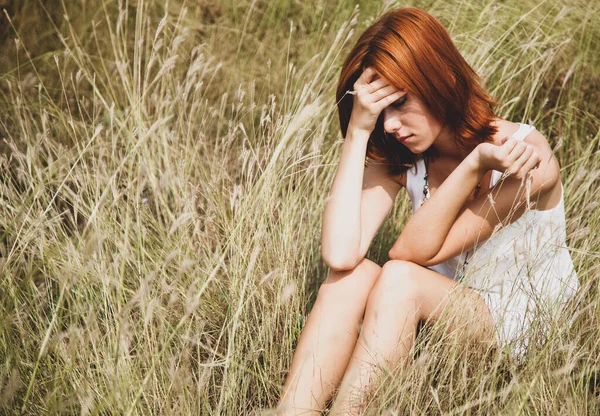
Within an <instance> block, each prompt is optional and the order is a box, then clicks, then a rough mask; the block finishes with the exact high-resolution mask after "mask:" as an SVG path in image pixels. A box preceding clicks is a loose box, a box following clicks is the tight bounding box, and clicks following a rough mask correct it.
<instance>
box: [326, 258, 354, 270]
mask: <svg viewBox="0 0 600 416" xmlns="http://www.w3.org/2000/svg"><path fill="white" fill-rule="evenodd" d="M323 261H324V262H325V264H326V265H327V267H329V268H330V269H331V270H333V271H336V272H343V271H347V270H352V269H354V268H355V267H356V265H357V264H358V263H359V261H360V260H359V261H357V260H356V259H352V258H349V257H342V256H338V257H334V256H325V255H324V256H323Z"/></svg>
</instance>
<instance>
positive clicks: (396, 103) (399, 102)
mask: <svg viewBox="0 0 600 416" xmlns="http://www.w3.org/2000/svg"><path fill="white" fill-rule="evenodd" d="M407 99H408V94H404V95H403V96H402V97H401V98H399V99H398V100H396V101H394V102H393V103H391V104H390V106H392V107H394V108H400V107H402V105H403V104H404V103H405V102H406V100H407Z"/></svg>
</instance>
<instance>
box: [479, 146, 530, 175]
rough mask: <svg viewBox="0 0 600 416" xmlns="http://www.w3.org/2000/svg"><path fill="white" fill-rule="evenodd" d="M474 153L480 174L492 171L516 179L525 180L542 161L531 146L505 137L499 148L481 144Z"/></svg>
mask: <svg viewBox="0 0 600 416" xmlns="http://www.w3.org/2000/svg"><path fill="white" fill-rule="evenodd" d="M475 152H476V156H477V160H478V163H479V168H480V171H481V173H482V174H483V173H485V172H487V171H488V170H492V169H493V170H497V171H500V172H504V174H505V175H507V176H508V175H511V176H513V177H515V178H517V179H523V178H525V176H527V175H528V174H529V172H530V171H531V170H532V169H536V168H537V167H538V166H539V165H540V162H541V160H542V159H541V157H540V155H539V154H538V153H537V152H536V151H535V149H534V148H533V146H531V145H529V144H527V143H525V142H523V141H520V140H516V139H512V138H507V137H505V138H504V139H502V144H501V145H500V146H497V145H494V144H492V143H481V144H479V145H477V147H476V148H475Z"/></svg>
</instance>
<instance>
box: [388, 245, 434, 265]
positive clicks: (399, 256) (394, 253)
mask: <svg viewBox="0 0 600 416" xmlns="http://www.w3.org/2000/svg"><path fill="white" fill-rule="evenodd" d="M388 257H389V259H390V260H403V261H410V262H412V263H415V264H418V265H420V266H423V267H428V266H432V265H433V264H434V263H432V261H431V259H427V258H424V257H422V256H419V255H418V253H413V252H411V251H410V250H403V249H401V248H399V247H392V248H391V250H390V251H388Z"/></svg>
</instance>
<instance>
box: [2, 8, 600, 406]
mask: <svg viewBox="0 0 600 416" xmlns="http://www.w3.org/2000/svg"><path fill="white" fill-rule="evenodd" d="M408 5H410V6H417V7H421V8H423V9H425V10H427V11H429V12H430V13H432V14H433V15H435V16H436V17H438V18H439V19H440V20H441V21H442V23H444V25H445V26H446V27H447V28H448V30H449V32H450V34H451V35H452V38H453V39H454V41H455V42H456V44H457V46H458V48H459V49H460V50H461V52H462V53H463V54H464V55H465V57H466V58H467V60H468V62H469V63H471V64H472V66H473V67H474V69H475V70H476V71H477V72H478V73H479V74H480V75H481V76H482V78H483V80H484V82H485V85H486V87H487V88H488V90H489V91H490V92H491V94H492V95H493V96H494V97H495V98H496V99H498V100H499V101H500V102H501V106H500V108H499V113H498V114H499V115H500V116H501V117H504V118H507V119H510V120H512V121H520V122H528V123H531V124H533V125H534V126H536V128H537V129H538V130H540V131H541V132H542V133H543V134H544V135H546V137H547V138H548V140H549V141H550V142H551V144H552V146H553V147H554V149H555V154H556V156H557V158H558V159H559V162H560V164H561V167H562V171H561V177H562V183H563V185H564V190H565V207H566V212H567V224H568V241H567V242H568V245H569V247H570V248H571V253H572V257H573V260H574V262H575V265H576V268H577V271H578V275H579V278H580V280H581V283H582V290H581V296H580V301H579V303H578V304H577V305H572V306H573V311H574V314H575V321H574V324H573V325H572V326H570V327H567V326H566V325H562V326H559V327H557V328H555V329H554V330H553V332H552V336H551V338H550V340H549V341H548V342H547V343H545V344H544V345H543V346H540V347H539V348H532V349H530V350H529V351H528V352H527V355H526V360H525V362H524V363H518V362H515V361H514V360H512V359H511V358H510V357H509V356H506V355H501V356H494V357H485V358H484V359H480V358H477V357H475V356H474V355H469V354H468V353H467V354H465V349H464V348H463V347H461V345H455V344H451V343H450V344H449V343H448V342H446V341H445V340H444V339H437V340H435V337H433V339H434V340H432V339H431V337H429V338H428V337H426V336H423V337H420V339H419V340H418V345H417V347H418V348H417V350H418V351H419V356H418V358H417V360H416V362H415V364H414V365H413V366H411V367H410V368H409V369H408V370H407V371H405V372H402V373H401V374H389V375H388V376H386V378H385V379H383V380H382V381H381V383H380V384H378V385H377V388H376V389H375V390H374V391H372V392H370V393H369V395H368V402H367V407H366V410H367V413H368V414H382V413H384V412H387V414H390V415H391V414H398V415H403V414H422V415H430V414H448V415H458V414H485V415H488V414H506V415H519V414H523V415H537V414H561V415H583V414H591V415H593V414H598V413H600V401H599V393H600V392H599V389H600V379H599V378H600V372H599V370H600V368H599V366H600V363H599V357H600V330H599V317H600V316H599V314H600V293H599V288H598V279H599V278H600V268H599V266H598V264H599V263H600V262H599V257H600V231H599V230H600V209H599V205H600V202H599V197H598V194H599V192H600V144H599V139H600V130H599V126H600V120H599V119H600V3H598V2H597V1H596V0H593V1H583V0H569V1H567V0H562V1H541V2H538V1H537V0H518V1H517V0H504V1H501V0H481V1H474V0H473V1H471V2H465V1H462V0H449V1H410V2H407V3H397V2H389V1H385V2H367V1H363V2H360V4H359V5H358V6H357V5H356V4H355V3H354V2H350V1H347V0H331V1H325V0H307V1H304V2H299V1H289V2H286V1H283V0H275V1H259V0H253V1H247V0H242V1H239V2H234V1H227V2H226V1H214V2H213V1H207V0H199V1H191V0H188V1H183V0H168V1H167V0H156V1H151V0H128V1H127V0H118V1H100V0H78V1H75V0H48V1H41V0H21V1H18V0H14V1H12V0H0V7H1V8H6V12H4V13H2V15H1V16H0V106H1V107H0V108H1V109H2V110H1V113H0V169H1V171H0V172H1V173H2V180H1V181H0V230H1V231H2V233H1V240H0V413H3V414H20V413H23V414H83V415H88V414H91V415H97V414H100V415H117V414H126V415H133V414H150V413H151V414H169V415H170V414H215V415H216V414H219V415H220V414H225V415H240V414H260V413H261V412H263V411H264V410H267V409H269V408H271V407H272V406H274V405H275V404H276V402H277V399H278V396H279V391H280V388H281V385H282V384H283V380H284V377H285V375H286V371H287V370H288V368H289V364H290V362H291V358H292V353H293V350H294V346H295V342H296V341H297V339H298V335H299V332H300V329H301V325H302V318H303V317H304V316H306V314H307V313H308V312H309V311H310V307H311V305H312V302H313V301H314V299H315V296H316V292H317V290H318V288H319V284H320V282H321V281H322V280H323V279H324V278H325V276H326V274H327V268H326V267H325V265H324V264H323V263H322V261H321V258H320V229H321V214H322V211H323V207H324V202H325V198H326V197H327V193H328V191H329V187H330V185H331V181H332V179H333V174H334V173H335V166H336V162H337V160H338V157H339V151H340V149H341V141H340V138H341V136H340V133H339V127H338V122H337V113H336V108H335V99H334V89H335V84H336V81H337V77H338V74H339V69H340V66H341V64H342V60H343V58H344V57H345V55H346V54H347V53H348V52H349V49H350V47H351V46H352V44H353V42H354V41H355V40H356V38H357V35H358V33H360V32H361V31H362V30H364V28H365V27H366V26H367V25H369V24H370V23H372V22H373V21H374V19H375V18H377V17H378V16H380V15H381V14H382V13H383V12H384V11H386V10H388V9H390V8H393V7H397V6H408ZM408 213H409V204H408V198H407V196H406V194H405V193H404V192H402V193H401V195H400V196H399V198H398V200H397V204H396V206H395V208H394V210H393V212H392V215H390V217H389V219H388V220H386V222H385V223H384V225H383V226H382V229H381V232H380V233H379V234H378V235H377V237H376V239H375V241H374V243H373V245H372V247H371V249H370V252H369V255H368V257H369V258H371V259H373V260H374V261H378V262H379V263H380V264H382V263H383V262H384V261H385V260H386V256H387V251H388V249H389V248H390V246H391V244H392V242H393V241H394V240H395V238H396V237H397V235H398V234H399V233H400V231H401V229H402V224H403V223H404V221H405V220H406V218H407V215H408ZM394 412H396V413H394Z"/></svg>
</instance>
